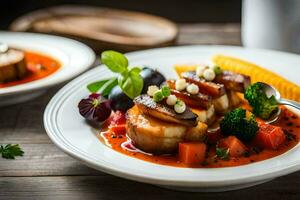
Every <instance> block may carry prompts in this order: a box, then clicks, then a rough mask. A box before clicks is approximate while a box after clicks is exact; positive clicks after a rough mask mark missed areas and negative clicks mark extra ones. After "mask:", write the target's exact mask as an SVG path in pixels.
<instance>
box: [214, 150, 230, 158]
mask: <svg viewBox="0 0 300 200" xmlns="http://www.w3.org/2000/svg"><path fill="white" fill-rule="evenodd" d="M216 155H217V157H219V158H220V159H222V160H227V159H228V158H229V149H225V148H218V147H217V148H216Z"/></svg>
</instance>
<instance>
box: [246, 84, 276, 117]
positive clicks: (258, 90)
mask: <svg viewBox="0 0 300 200" xmlns="http://www.w3.org/2000/svg"><path fill="white" fill-rule="evenodd" d="M244 97H245V99H247V100H248V102H249V104H250V106H251V107H252V109H253V110H252V112H253V113H254V114H255V115H256V116H258V117H260V118H262V119H265V120H266V119H269V118H270V117H271V116H272V115H273V114H274V113H276V112H277V111H278V109H279V107H278V104H277V101H276V99H275V97H274V96H273V95H272V96H271V97H267V95H266V93H265V92H264V91H263V86H262V85H261V84H260V83H254V84H252V85H251V86H249V87H248V88H247V90H246V92H245V94H244Z"/></svg>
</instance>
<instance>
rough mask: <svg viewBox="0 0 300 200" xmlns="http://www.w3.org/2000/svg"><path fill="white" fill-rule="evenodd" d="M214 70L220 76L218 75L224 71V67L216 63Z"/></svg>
mask: <svg viewBox="0 0 300 200" xmlns="http://www.w3.org/2000/svg"><path fill="white" fill-rule="evenodd" d="M213 70H214V72H215V74H216V75H217V76H218V75H221V74H222V72H223V70H222V68H221V67H220V66H218V65H215V66H214V67H213Z"/></svg>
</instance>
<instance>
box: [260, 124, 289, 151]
mask: <svg viewBox="0 0 300 200" xmlns="http://www.w3.org/2000/svg"><path fill="white" fill-rule="evenodd" d="M285 139H286V137H285V134H284V132H283V130H282V129H281V128H280V127H278V126H273V125H270V124H261V125H260V127H259V130H258V132H257V134H256V136H255V138H254V144H256V145H258V146H259V147H261V148H266V149H277V148H278V147H279V146H280V145H282V144H283V143H284V142H285Z"/></svg>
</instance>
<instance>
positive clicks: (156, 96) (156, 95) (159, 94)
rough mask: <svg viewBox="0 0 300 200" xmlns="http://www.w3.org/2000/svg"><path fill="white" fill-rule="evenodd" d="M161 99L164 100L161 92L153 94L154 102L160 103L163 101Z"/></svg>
mask: <svg viewBox="0 0 300 200" xmlns="http://www.w3.org/2000/svg"><path fill="white" fill-rule="evenodd" d="M163 99H164V95H163V93H162V91H161V90H158V91H156V92H155V93H154V95H153V100H154V101H155V102H160V101H161V100H163Z"/></svg>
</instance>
